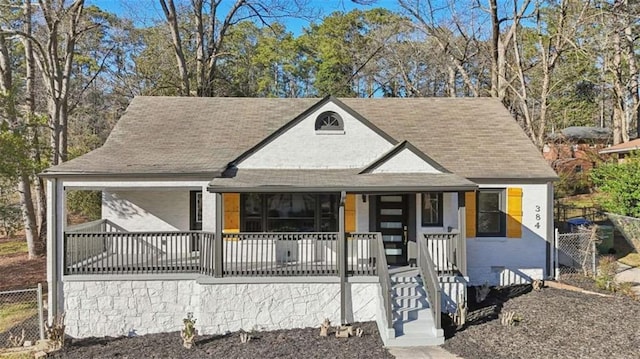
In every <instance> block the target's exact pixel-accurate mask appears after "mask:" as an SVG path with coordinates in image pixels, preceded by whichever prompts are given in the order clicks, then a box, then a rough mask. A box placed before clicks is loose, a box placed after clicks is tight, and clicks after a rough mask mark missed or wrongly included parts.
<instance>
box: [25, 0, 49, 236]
mask: <svg viewBox="0 0 640 359" xmlns="http://www.w3.org/2000/svg"><path fill="white" fill-rule="evenodd" d="M23 8H24V14H25V15H24V26H23V27H24V32H25V34H27V35H28V36H31V35H32V26H31V21H32V20H31V18H32V16H31V2H30V1H28V0H26V1H25V2H24V5H23ZM22 45H23V46H24V57H25V68H26V80H25V101H26V103H27V120H28V122H29V123H31V126H32V127H31V131H30V136H31V148H32V149H31V150H32V155H33V161H34V162H35V163H36V164H38V165H39V164H41V163H42V156H41V152H40V128H39V125H38V124H37V123H36V122H35V121H34V120H35V88H34V79H35V59H34V57H33V45H32V44H31V41H29V40H28V39H25V38H22ZM34 175H35V173H34ZM34 177H35V181H34V188H33V189H34V190H35V203H36V205H35V209H34V210H35V212H34V217H35V222H36V233H37V236H38V237H37V239H38V242H40V243H43V244H44V241H45V240H46V221H47V219H46V218H47V201H46V194H45V190H44V180H43V179H42V178H41V177H38V176H34ZM32 203H33V202H32ZM31 207H32V208H33V205H32V206H31ZM25 227H26V223H25ZM42 248H44V246H42Z"/></svg>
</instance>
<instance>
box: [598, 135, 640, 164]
mask: <svg viewBox="0 0 640 359" xmlns="http://www.w3.org/2000/svg"><path fill="white" fill-rule="evenodd" d="M638 150H640V138H636V139H635V140H631V141H629V142H624V143H619V144H617V145H614V146H610V147H607V148H605V149H603V150H601V151H600V152H599V153H600V154H602V155H616V156H617V157H618V162H624V161H625V159H626V158H627V157H629V156H631V153H633V152H636V151H638Z"/></svg>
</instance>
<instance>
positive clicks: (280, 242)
mask: <svg viewBox="0 0 640 359" xmlns="http://www.w3.org/2000/svg"><path fill="white" fill-rule="evenodd" d="M222 237H223V240H224V243H223V251H224V253H223V275H224V276H246V275H249V276H274V275H275V276H307V275H311V276H313V275H338V260H339V259H338V233H327V232H310V233H224V234H223V235H222ZM374 238H375V234H373V233H349V234H347V241H346V242H347V244H346V245H347V252H346V253H347V272H348V274H351V275H374V274H375V261H374V260H373V256H372V254H371V242H372V240H373V239H374Z"/></svg>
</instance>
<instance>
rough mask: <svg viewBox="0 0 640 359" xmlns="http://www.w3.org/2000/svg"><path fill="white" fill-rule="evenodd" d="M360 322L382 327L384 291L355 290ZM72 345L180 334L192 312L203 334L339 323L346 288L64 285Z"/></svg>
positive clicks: (357, 286)
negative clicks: (82, 340)
mask: <svg viewBox="0 0 640 359" xmlns="http://www.w3.org/2000/svg"><path fill="white" fill-rule="evenodd" d="M347 289H348V290H350V291H351V300H350V303H349V302H348V303H347V304H348V308H347V313H348V316H349V317H352V318H353V321H369V320H374V319H375V313H376V306H377V305H378V295H377V293H378V284H377V283H348V284H347ZM64 295H65V301H64V308H65V313H66V317H65V321H66V326H67V334H69V335H71V336H73V337H76V338H78V337H88V336H121V335H129V336H131V335H142V334H148V333H159V332H171V331H178V330H180V329H181V328H182V319H183V318H185V317H186V315H187V313H188V312H191V313H193V316H194V318H196V319H197V322H196V328H197V329H198V330H199V332H200V333H201V334H219V333H224V332H227V331H236V330H239V329H244V330H252V329H256V330H273V329H289V328H304V327H316V326H319V325H320V323H321V322H322V320H323V319H324V318H329V319H330V320H331V321H332V322H333V323H339V322H340V284H339V283H259V284H258V283H251V284H199V283H197V282H196V281H195V280H166V281H129V280H127V281H87V282H83V281H77V282H76V281H73V282H65V283H64Z"/></svg>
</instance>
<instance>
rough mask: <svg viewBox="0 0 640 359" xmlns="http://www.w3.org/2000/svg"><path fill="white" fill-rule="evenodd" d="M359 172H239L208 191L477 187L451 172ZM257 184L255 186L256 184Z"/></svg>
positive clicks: (403, 189) (213, 184)
mask: <svg viewBox="0 0 640 359" xmlns="http://www.w3.org/2000/svg"><path fill="white" fill-rule="evenodd" d="M359 172H360V169H344V170H336V169H322V170H320V169H319V170H304V169H238V170H237V173H234V174H233V176H229V177H221V178H214V179H213V180H212V181H211V183H210V185H209V188H211V189H212V190H215V191H219V192H245V191H247V192H250V191H255V190H256V189H258V190H259V191H260V192H282V191H286V192H295V191H304V192H313V191H318V192H320V191H328V192H336V191H349V192H358V191H361V192H363V191H364V192H367V191H369V192H376V191H379V192H384V191H408V192H422V191H445V190H448V191H464V190H473V189H476V188H477V187H478V186H477V185H476V184H475V183H473V182H471V181H469V180H467V179H464V178H462V177H460V176H458V175H455V174H453V173H365V174H360V173H359ZM256 184H258V185H256Z"/></svg>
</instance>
